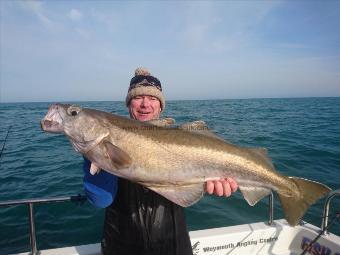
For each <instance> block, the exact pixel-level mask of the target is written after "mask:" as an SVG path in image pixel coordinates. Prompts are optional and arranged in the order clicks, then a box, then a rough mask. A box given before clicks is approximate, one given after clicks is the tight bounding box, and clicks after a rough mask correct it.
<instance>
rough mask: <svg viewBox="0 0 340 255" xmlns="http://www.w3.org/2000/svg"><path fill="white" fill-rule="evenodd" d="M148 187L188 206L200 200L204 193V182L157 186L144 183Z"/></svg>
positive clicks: (177, 202)
mask: <svg viewBox="0 0 340 255" xmlns="http://www.w3.org/2000/svg"><path fill="white" fill-rule="evenodd" d="M142 185H144V186H146V187H147V188H149V189H151V190H153V191H155V192H156V193H158V194H160V195H162V196H163V197H165V198H167V199H168V200H170V201H172V202H174V203H175V204H178V205H180V206H182V207H188V206H190V205H193V204H194V203H196V202H197V201H198V200H200V199H201V198H202V197H203V195H204V187H205V184H204V183H194V184H188V185H165V186H155V185H152V184H151V185H148V184H142Z"/></svg>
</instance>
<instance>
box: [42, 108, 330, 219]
mask: <svg viewBox="0 0 340 255" xmlns="http://www.w3.org/2000/svg"><path fill="white" fill-rule="evenodd" d="M161 123H163V124H160V125H157V123H156V122H154V123H145V122H139V121H136V120H131V119H128V118H124V117H121V116H117V115H114V114H110V113H106V112H102V111H97V110H93V109H86V108H81V107H79V106H74V105H63V104H55V105H52V106H50V108H49V111H48V112H47V114H46V116H45V117H44V118H43V119H42V121H41V127H42V129H43V130H44V131H46V132H52V133H64V134H65V135H66V136H67V137H68V138H69V140H70V142H71V144H72V145H73V147H74V148H75V150H76V151H78V152H80V153H81V154H83V155H84V156H85V157H87V158H88V159H89V160H90V161H91V162H93V163H94V164H95V165H97V166H98V167H99V168H101V169H104V170H105V171H108V172H111V173H113V174H115V175H117V176H120V177H123V178H126V179H129V180H131V181H134V182H137V183H140V184H142V185H144V186H146V187H147V188H149V189H151V190H153V191H155V192H157V193H159V194H161V195H163V196H164V197H166V198H167V199H169V200H171V201H173V202H174V203H177V204H179V205H181V206H184V207H186V206H190V205H192V204H194V203H196V202H197V201H198V200H200V198H201V197H202V196H203V195H204V190H205V182H206V181H207V180H218V179H220V178H225V177H232V178H234V179H235V180H236V181H237V183H238V185H239V188H240V190H241V192H242V194H243V196H244V198H245V199H246V201H247V202H248V204H250V205H255V204H256V203H257V202H258V201H259V200H260V199H262V198H263V197H265V196H267V195H268V194H270V192H271V191H275V192H277V193H278V195H279V198H280V201H281V205H282V207H283V210H284V213H285V218H286V219H287V221H288V223H289V224H290V225H296V224H297V223H298V222H299V220H300V219H301V218H302V216H303V215H304V213H305V212H306V210H307V209H308V208H309V206H310V205H311V204H312V203H314V202H315V201H316V200H318V199H319V198H321V197H322V196H324V195H325V194H327V193H328V192H329V191H330V189H329V188H328V187H327V186H325V185H323V184H321V183H317V182H313V181H309V180H305V179H302V178H298V177H286V176H283V175H281V174H280V173H278V172H277V171H276V170H275V168H274V166H273V164H272V162H271V160H270V159H269V157H268V156H267V153H266V150H265V149H253V148H243V147H239V146H236V145H233V144H230V143H228V142H226V141H224V140H223V139H222V138H220V137H217V136H216V135H214V134H213V133H211V132H210V131H208V130H207V129H206V126H205V124H204V123H199V122H194V123H192V124H184V125H182V126H181V127H180V128H178V127H177V128H176V127H168V126H166V125H164V122H161Z"/></svg>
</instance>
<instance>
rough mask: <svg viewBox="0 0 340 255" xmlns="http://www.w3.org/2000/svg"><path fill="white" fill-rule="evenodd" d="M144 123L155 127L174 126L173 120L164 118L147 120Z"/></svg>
mask: <svg viewBox="0 0 340 255" xmlns="http://www.w3.org/2000/svg"><path fill="white" fill-rule="evenodd" d="M146 123H149V124H151V125H155V126H157V127H169V126H171V125H174V124H175V119H173V118H164V119H157V120H149V121H146Z"/></svg>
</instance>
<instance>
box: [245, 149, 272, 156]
mask: <svg viewBox="0 0 340 255" xmlns="http://www.w3.org/2000/svg"><path fill="white" fill-rule="evenodd" d="M249 150H251V151H253V152H255V153H256V154H259V155H261V156H262V157H268V150H267V149H266V148H263V147H260V148H249Z"/></svg>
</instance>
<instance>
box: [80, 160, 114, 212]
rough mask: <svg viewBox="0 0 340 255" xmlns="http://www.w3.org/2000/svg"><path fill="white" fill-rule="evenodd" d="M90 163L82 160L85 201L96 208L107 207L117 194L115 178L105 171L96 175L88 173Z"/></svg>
mask: <svg viewBox="0 0 340 255" xmlns="http://www.w3.org/2000/svg"><path fill="white" fill-rule="evenodd" d="M90 167H91V162H90V161H89V160H87V159H86V158H84V164H83V171H84V180H83V181H84V183H83V185H84V190H85V194H86V196H87V199H88V200H89V202H90V203H91V204H93V205H94V206H96V207H100V208H105V207H108V206H109V205H110V204H111V203H112V202H113V200H114V199H115V197H116V194H117V187H118V182H117V176H115V175H113V174H110V173H108V172H106V171H103V170H102V171H100V172H99V173H98V174H95V175H92V174H91V173H90Z"/></svg>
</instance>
